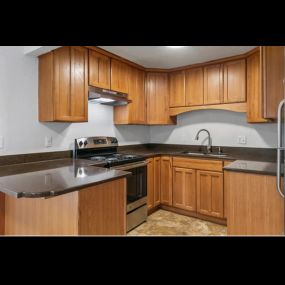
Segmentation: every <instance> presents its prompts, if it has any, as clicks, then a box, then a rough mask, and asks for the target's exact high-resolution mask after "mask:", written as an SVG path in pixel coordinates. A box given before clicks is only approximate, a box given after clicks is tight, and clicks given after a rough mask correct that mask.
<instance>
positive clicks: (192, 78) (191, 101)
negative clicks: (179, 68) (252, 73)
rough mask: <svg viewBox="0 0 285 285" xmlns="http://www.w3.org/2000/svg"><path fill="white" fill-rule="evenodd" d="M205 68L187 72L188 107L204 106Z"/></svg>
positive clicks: (186, 92) (186, 91)
mask: <svg viewBox="0 0 285 285" xmlns="http://www.w3.org/2000/svg"><path fill="white" fill-rule="evenodd" d="M203 76H204V73H203V68H202V67H201V68H192V69H188V70H186V71H185V94H186V106H195V105H203V104H204V78H203Z"/></svg>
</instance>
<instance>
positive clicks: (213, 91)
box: [204, 64, 223, 104]
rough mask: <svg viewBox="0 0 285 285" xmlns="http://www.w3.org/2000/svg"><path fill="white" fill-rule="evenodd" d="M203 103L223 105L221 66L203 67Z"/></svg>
mask: <svg viewBox="0 0 285 285" xmlns="http://www.w3.org/2000/svg"><path fill="white" fill-rule="evenodd" d="M204 103H205V104H220V103H223V70H222V65H221V64H215V65H210V66H206V67H204Z"/></svg>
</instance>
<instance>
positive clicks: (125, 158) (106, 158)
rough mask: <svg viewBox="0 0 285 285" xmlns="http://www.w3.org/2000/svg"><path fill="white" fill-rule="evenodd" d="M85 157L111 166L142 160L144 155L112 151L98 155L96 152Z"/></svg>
mask: <svg viewBox="0 0 285 285" xmlns="http://www.w3.org/2000/svg"><path fill="white" fill-rule="evenodd" d="M85 159H90V160H92V161H94V162H96V163H97V162H98V163H102V164H104V166H105V167H112V166H116V165H122V164H126V163H132V162H138V161H142V160H144V157H142V156H140V155H132V154H122V153H113V154H109V155H100V154H98V153H97V154H96V155H94V156H90V157H85Z"/></svg>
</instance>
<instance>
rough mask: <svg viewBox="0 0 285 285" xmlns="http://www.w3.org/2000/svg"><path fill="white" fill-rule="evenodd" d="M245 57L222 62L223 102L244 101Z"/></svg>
mask: <svg viewBox="0 0 285 285" xmlns="http://www.w3.org/2000/svg"><path fill="white" fill-rule="evenodd" d="M245 66H246V63H245V59H241V60H235V61H229V62H226V63H224V96H223V97H224V103H238V102H245V101H246V68H245Z"/></svg>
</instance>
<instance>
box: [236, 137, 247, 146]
mask: <svg viewBox="0 0 285 285" xmlns="http://www.w3.org/2000/svg"><path fill="white" fill-rule="evenodd" d="M237 143H238V144H247V137H246V136H238V139H237Z"/></svg>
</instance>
